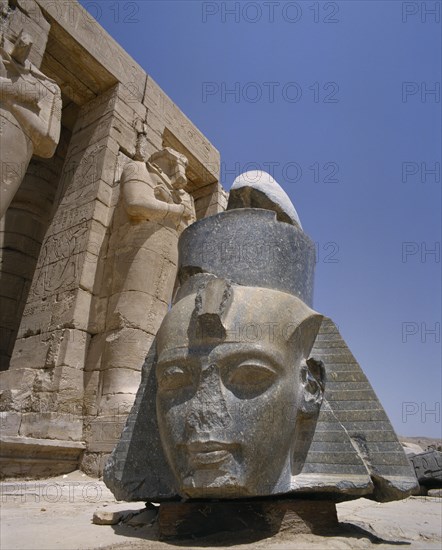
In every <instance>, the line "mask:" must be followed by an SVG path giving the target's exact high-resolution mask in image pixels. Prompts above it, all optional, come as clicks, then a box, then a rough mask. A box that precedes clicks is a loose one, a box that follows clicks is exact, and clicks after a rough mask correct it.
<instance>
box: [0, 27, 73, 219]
mask: <svg viewBox="0 0 442 550" xmlns="http://www.w3.org/2000/svg"><path fill="white" fill-rule="evenodd" d="M31 48H32V39H31V37H30V36H29V35H28V34H26V33H24V32H21V33H20V34H19V36H18V38H17V40H16V41H15V43H14V44H13V45H12V44H11V43H10V42H9V41H7V40H4V39H3V40H2V42H1V45H0V150H1V162H0V178H1V186H0V218H2V217H3V215H4V214H5V212H6V210H7V208H8V207H9V205H10V204H11V201H12V199H13V198H14V195H15V193H16V192H17V190H18V188H19V186H20V183H21V182H22V180H23V177H24V175H25V173H26V170H27V167H28V164H29V161H30V160H31V157H32V155H37V156H39V157H43V158H50V157H52V156H53V154H54V152H55V149H56V147H57V144H58V140H59V138H60V121H61V106H62V102H61V92H60V88H59V87H58V86H57V84H56V83H55V81H54V80H51V79H50V78H48V77H46V76H45V75H44V74H43V73H42V72H40V71H39V70H38V69H37V67H35V66H34V65H33V64H32V63H31V62H30V61H28V59H27V58H28V56H29V53H30V51H31Z"/></svg>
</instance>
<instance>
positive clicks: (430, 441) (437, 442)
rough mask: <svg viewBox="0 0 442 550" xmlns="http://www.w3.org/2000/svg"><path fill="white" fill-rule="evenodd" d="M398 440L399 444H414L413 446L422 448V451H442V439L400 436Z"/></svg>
mask: <svg viewBox="0 0 442 550" xmlns="http://www.w3.org/2000/svg"><path fill="white" fill-rule="evenodd" d="M398 438H399V441H400V442H401V443H414V444H415V445H419V446H420V447H422V449H423V450H424V451H427V450H431V449H435V450H436V451H442V439H437V438H432V437H424V436H416V437H408V436H402V435H399V436H398Z"/></svg>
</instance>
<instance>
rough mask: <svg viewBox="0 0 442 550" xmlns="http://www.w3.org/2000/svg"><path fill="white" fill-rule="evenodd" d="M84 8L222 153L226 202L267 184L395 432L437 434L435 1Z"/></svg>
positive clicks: (319, 296) (323, 304)
mask: <svg viewBox="0 0 442 550" xmlns="http://www.w3.org/2000/svg"><path fill="white" fill-rule="evenodd" d="M81 3H82V4H83V6H84V7H86V9H88V10H89V11H90V12H91V13H92V14H93V15H94V17H95V18H96V19H97V20H98V21H99V22H100V23H101V25H102V26H103V27H104V28H105V29H106V30H107V31H108V32H109V33H110V34H111V36H113V37H114V38H115V40H117V42H119V43H120V44H121V45H122V47H123V48H124V49H125V50H126V51H127V52H128V53H129V54H130V55H131V56H132V57H133V58H134V59H135V60H136V61H137V62H138V63H139V64H140V65H141V66H142V67H143V68H144V69H145V70H146V72H147V73H148V74H149V75H151V76H152V77H153V78H154V80H156V81H157V83H158V84H159V85H160V86H161V87H162V88H163V90H164V91H165V92H166V93H167V94H168V95H169V96H170V97H171V99H172V100H173V101H174V102H175V103H176V104H177V105H178V106H179V107H180V108H181V110H182V111H183V112H184V113H185V114H186V115H187V116H188V117H189V118H190V119H191V120H192V121H193V122H194V123H195V124H196V126H198V128H199V129H200V130H201V131H202V132H203V133H204V134H205V135H206V137H207V138H208V139H209V140H210V141H211V142H212V143H213V144H214V145H215V147H216V148H217V149H218V150H219V151H220V154H221V162H222V173H221V183H222V184H223V186H224V187H225V188H226V189H227V190H228V189H229V188H230V186H231V184H232V182H233V180H234V178H235V176H236V175H239V173H241V172H243V171H245V170H247V169H248V168H252V167H255V168H256V167H259V168H261V169H264V170H267V171H270V172H271V174H272V175H273V176H274V177H275V179H276V180H277V181H278V182H279V183H280V185H281V186H282V187H283V188H284V189H285V191H286V192H287V193H288V195H289V196H290V197H291V199H292V201H293V203H294V205H295V207H296V209H297V211H298V213H299V215H300V218H301V221H302V224H303V227H304V230H305V231H306V232H307V233H308V234H309V235H310V237H311V238H312V239H313V241H315V243H316V246H317V252H318V262H317V269H316V280H315V300H314V307H315V309H317V310H318V311H320V312H321V313H324V314H326V315H328V316H330V317H332V318H333V320H334V321H335V322H336V323H337V324H338V326H339V328H340V330H341V333H342V335H343V337H344V338H345V340H346V341H347V343H348V344H349V346H350V348H351V350H352V352H353V353H354V355H355V356H356V358H357V359H358V361H359V362H360V364H361V366H362V368H363V369H364V372H365V373H366V375H367V376H368V378H369V380H370V381H371V383H372V385H373V387H374V389H375V391H376V393H377V395H378V396H379V398H380V400H381V402H382V404H383V405H384V407H385V409H386V411H387V413H388V415H389V417H390V419H391V420H392V422H393V425H394V427H395V429H396V431H397V432H398V433H399V434H402V435H428V436H437V437H440V436H441V413H440V406H441V405H440V403H441V392H442V383H441V342H440V338H441V328H440V327H441V325H440V322H441V259H440V243H441V176H440V171H441V168H440V163H441V99H440V83H441V80H442V76H441V51H442V48H441V15H440V11H441V2H440V1H439V2H437V1H427V2H420V1H419V2H402V1H400V0H391V1H376V0H375V1H358V0H347V1H337V2H313V1H302V0H301V1H298V2H286V1H283V0H279V1H276V2H274V1H269V2H265V1H261V2H245V1H242V2H223V1H220V2H201V1H186V0H181V1H168V0H165V1H150V0H146V1H137V2H131V1H125V0H123V1H120V2H114V1H109V2H107V1H95V2H90V1H82V2H81ZM229 91H230V92H231V93H229ZM250 163H252V164H250ZM434 170H435V171H436V173H434ZM432 171H433V172H432ZM432 251H433V252H432ZM432 411H436V412H432Z"/></svg>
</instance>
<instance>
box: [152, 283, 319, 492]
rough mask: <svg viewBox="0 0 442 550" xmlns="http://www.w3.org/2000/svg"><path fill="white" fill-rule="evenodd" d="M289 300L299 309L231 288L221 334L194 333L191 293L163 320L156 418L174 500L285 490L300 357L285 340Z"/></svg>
mask: <svg viewBox="0 0 442 550" xmlns="http://www.w3.org/2000/svg"><path fill="white" fill-rule="evenodd" d="M292 301H293V302H295V301H296V302H297V303H296V305H299V300H296V298H293V297H291V296H288V295H287V294H284V293H281V292H277V291H272V290H266V289H256V288H247V287H235V292H234V299H233V300H232V302H231V305H230V306H229V309H228V312H227V313H226V315H225V316H224V317H223V321H222V325H223V327H224V330H225V332H224V336H223V337H219V336H220V335H219V334H218V336H216V337H215V338H214V337H213V334H205V333H204V327H205V325H204V323H203V324H202V326H201V327H200V328H199V329H197V331H196V333H195V330H194V328H192V325H194V324H195V294H193V295H190V296H187V297H186V298H183V299H182V300H181V301H179V302H178V303H177V304H176V305H175V306H174V307H173V308H172V310H171V311H170V312H169V313H168V315H167V317H166V318H165V320H164V322H163V324H162V327H161V329H160V331H159V333H158V339H157V342H158V362H157V366H156V376H157V382H158V394H157V414H158V422H159V427H160V434H161V440H162V444H163V448H164V450H165V452H166V456H167V458H168V461H169V464H170V466H171V468H172V470H173V472H174V474H175V477H176V479H177V481H178V485H179V488H180V492H181V493H184V494H186V495H188V496H190V497H196V498H229V497H242V496H254V495H265V494H271V493H272V492H274V489H275V487H277V486H278V485H280V484H281V483H283V484H285V485H286V484H287V483H289V479H290V475H291V465H290V456H291V453H292V451H293V444H294V434H295V425H296V419H297V411H298V407H299V404H300V399H302V392H301V391H300V387H301V383H300V382H301V378H300V364H301V361H302V359H303V357H302V355H303V354H302V352H301V350H300V349H295V348H296V345H295V343H294V342H293V339H291V338H290V337H289V336H290V334H293V331H294V323H293V316H292V317H291V316H290V314H289V313H288V312H289V311H290V306H291V305H294V304H291V302H292ZM304 307H305V308H306V306H304ZM307 309H308V308H307ZM275 320H278V322H275ZM298 324H299V323H298ZM209 325H210V323H209ZM206 326H207V325H206ZM212 328H213V327H212ZM208 330H209V332H213V331H212V330H211V328H210V326H209V328H208Z"/></svg>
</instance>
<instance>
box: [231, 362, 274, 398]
mask: <svg viewBox="0 0 442 550" xmlns="http://www.w3.org/2000/svg"><path fill="white" fill-rule="evenodd" d="M276 377H277V373H276V372H275V370H274V369H273V368H271V367H269V366H267V365H263V364H260V363H255V362H253V363H252V362H248V363H241V364H240V365H238V366H237V367H235V368H233V369H231V370H230V372H229V375H228V377H227V380H226V386H227V387H228V388H229V389H231V390H232V391H233V392H234V393H244V394H256V395H257V394H259V393H262V392H263V391H265V390H267V389H268V388H269V387H270V386H271V385H272V384H273V382H274V381H275V380H276Z"/></svg>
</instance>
